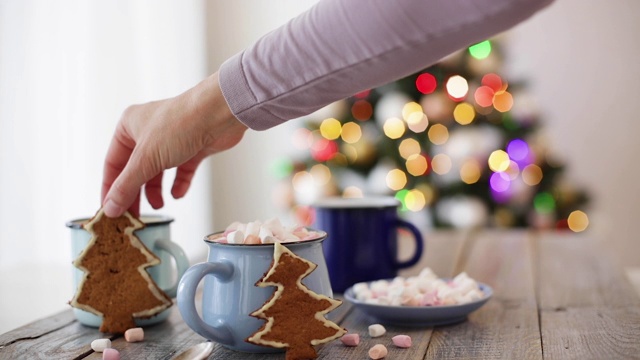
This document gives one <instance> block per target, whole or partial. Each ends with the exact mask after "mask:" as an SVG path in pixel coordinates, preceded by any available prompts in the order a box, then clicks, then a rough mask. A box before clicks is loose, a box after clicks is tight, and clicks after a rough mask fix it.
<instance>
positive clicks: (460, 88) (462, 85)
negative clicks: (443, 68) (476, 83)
mask: <svg viewBox="0 0 640 360" xmlns="http://www.w3.org/2000/svg"><path fill="white" fill-rule="evenodd" d="M446 88H447V93H448V94H449V96H451V97H452V98H454V99H462V98H464V97H465V96H467V92H469V84H468V83H467V79H465V78H463V77H462V76H460V75H454V76H452V77H450V78H449V80H447V85H446Z"/></svg>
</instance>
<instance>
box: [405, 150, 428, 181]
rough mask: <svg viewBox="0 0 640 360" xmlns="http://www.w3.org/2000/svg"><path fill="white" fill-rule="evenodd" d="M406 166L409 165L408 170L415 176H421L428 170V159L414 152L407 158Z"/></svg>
mask: <svg viewBox="0 0 640 360" xmlns="http://www.w3.org/2000/svg"><path fill="white" fill-rule="evenodd" d="M405 166H406V167H407V172H409V174H411V175H413V176H421V175H424V173H426V172H427V169H428V168H429V165H428V163H427V159H426V158H425V157H424V156H422V155H420V154H414V155H411V156H409V158H408V159H407V161H406V163H405Z"/></svg>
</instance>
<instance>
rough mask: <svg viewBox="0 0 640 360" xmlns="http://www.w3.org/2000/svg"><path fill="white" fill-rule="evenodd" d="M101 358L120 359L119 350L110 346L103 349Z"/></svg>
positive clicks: (108, 359) (103, 359)
mask: <svg viewBox="0 0 640 360" xmlns="http://www.w3.org/2000/svg"><path fill="white" fill-rule="evenodd" d="M102 360H120V352H118V350H116V349H112V348H107V349H104V351H103V352H102Z"/></svg>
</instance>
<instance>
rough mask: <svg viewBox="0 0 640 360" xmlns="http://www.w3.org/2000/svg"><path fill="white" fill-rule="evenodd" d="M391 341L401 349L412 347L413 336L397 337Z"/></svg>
mask: <svg viewBox="0 0 640 360" xmlns="http://www.w3.org/2000/svg"><path fill="white" fill-rule="evenodd" d="M391 341H393V345H395V346H397V347H400V348H410V347H411V336H409V335H396V336H394V337H392V338H391Z"/></svg>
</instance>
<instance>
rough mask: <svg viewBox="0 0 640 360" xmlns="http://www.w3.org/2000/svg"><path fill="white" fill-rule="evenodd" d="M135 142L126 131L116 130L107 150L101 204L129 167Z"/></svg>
mask: <svg viewBox="0 0 640 360" xmlns="http://www.w3.org/2000/svg"><path fill="white" fill-rule="evenodd" d="M134 146H135V142H134V141H133V140H131V139H129V138H128V137H127V136H126V133H125V132H124V130H122V128H121V127H119V128H118V129H117V130H116V134H115V135H114V137H113V139H112V140H111V144H109V149H108V150H107V157H106V159H105V162H104V167H103V175H102V192H101V195H100V196H101V199H100V200H101V202H104V200H105V197H106V196H107V192H109V189H111V185H113V182H114V181H115V180H116V178H117V177H118V175H120V173H121V172H122V170H123V169H124V168H125V166H127V161H128V160H129V157H130V156H131V153H132V152H133V147H134Z"/></svg>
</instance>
